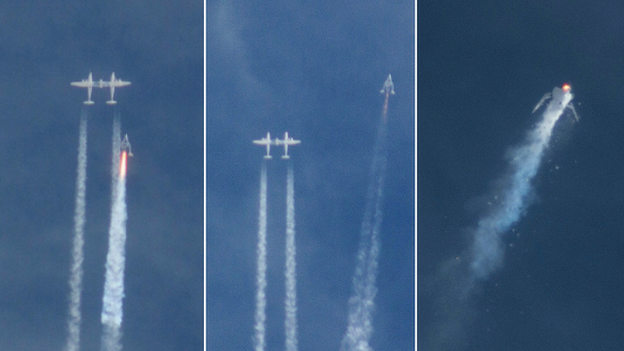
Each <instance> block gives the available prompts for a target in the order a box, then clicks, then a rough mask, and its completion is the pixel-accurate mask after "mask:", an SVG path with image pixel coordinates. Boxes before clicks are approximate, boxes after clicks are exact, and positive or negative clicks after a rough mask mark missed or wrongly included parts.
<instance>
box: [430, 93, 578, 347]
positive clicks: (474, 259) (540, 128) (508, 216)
mask: <svg viewBox="0 0 624 351" xmlns="http://www.w3.org/2000/svg"><path fill="white" fill-rule="evenodd" d="M570 89H571V88H570V86H569V85H564V86H563V88H554V89H553V91H552V94H550V93H549V94H546V95H545V96H544V98H542V100H540V102H539V103H538V104H537V106H536V107H535V109H534V110H533V112H535V111H536V110H537V109H538V108H539V107H540V106H541V105H542V104H543V103H544V102H545V101H546V100H547V99H548V98H551V97H552V100H551V101H550V103H549V104H548V106H547V108H546V110H545V111H544V113H543V115H542V120H541V121H540V122H539V123H538V124H537V125H536V126H535V127H534V128H533V130H531V131H530V132H529V133H528V135H527V137H526V138H525V140H524V141H523V142H522V143H521V144H520V145H518V146H516V147H514V148H512V149H510V150H509V151H508V152H507V154H506V158H507V161H508V171H507V173H506V174H505V175H504V176H503V177H501V178H500V179H499V182H498V184H500V188H498V189H497V193H496V194H495V199H496V201H493V203H492V207H491V208H490V209H489V211H488V212H487V213H485V214H484V215H483V216H481V218H480V219H479V221H478V223H477V225H476V227H474V228H471V229H470V232H471V234H472V236H473V242H472V245H471V247H470V248H469V250H468V251H467V252H466V253H465V254H464V255H461V256H457V257H455V258H453V259H450V260H448V261H447V262H445V263H444V264H443V265H442V267H441V269H440V271H439V273H438V274H437V276H436V280H435V285H434V286H433V287H434V289H432V290H435V291H431V292H430V293H431V294H434V295H435V296H436V298H437V301H436V304H437V305H438V306H436V310H438V311H440V312H439V314H438V315H439V316H440V317H439V319H440V320H438V321H436V323H435V324H434V327H433V328H432V329H434V330H432V331H431V335H430V336H429V339H430V340H427V342H428V343H429V344H430V345H427V346H428V347H426V348H427V349H431V350H433V349H444V350H446V349H454V350H455V349H460V347H459V346H460V345H461V344H462V343H463V341H462V339H463V338H464V336H465V334H466V327H467V326H468V325H469V324H470V321H471V320H472V319H473V318H475V317H476V311H474V310H473V309H472V307H471V304H470V302H471V301H470V297H471V296H473V295H475V294H476V293H478V292H479V289H478V288H479V285H480V284H479V283H481V282H483V281H485V280H487V279H488V278H489V276H490V275H491V274H492V273H494V272H495V271H497V270H498V269H500V268H501V267H502V265H503V258H504V253H505V252H504V251H505V250H504V245H503V242H502V241H503V236H504V235H505V234H506V233H507V232H508V231H509V230H510V229H511V227H512V226H513V225H514V224H516V223H517V222H518V221H519V220H520V219H521V217H522V216H523V215H524V214H525V212H526V209H527V207H528V206H529V205H530V200H531V193H532V192H533V187H532V185H531V181H532V180H533V178H534V177H535V175H536V174H537V171H538V170H539V166H540V164H541V161H542V157H543V155H544V150H545V149H546V148H547V147H548V144H549V141H550V138H551V135H552V131H553V128H554V126H555V123H556V122H557V120H558V119H559V117H560V116H561V115H562V114H563V112H564V110H565V109H566V107H570V109H571V110H572V111H573V112H574V110H573V108H572V107H571V105H569V106H568V104H569V103H570V101H571V100H572V98H573V95H572V93H571V92H570ZM575 116H576V113H575ZM576 117H577V118H578V116H576ZM463 257H466V259H463Z"/></svg>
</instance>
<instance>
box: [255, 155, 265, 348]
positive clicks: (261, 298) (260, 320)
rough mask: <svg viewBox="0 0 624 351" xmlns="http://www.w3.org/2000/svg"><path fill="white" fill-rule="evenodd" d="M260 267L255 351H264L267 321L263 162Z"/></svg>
mask: <svg viewBox="0 0 624 351" xmlns="http://www.w3.org/2000/svg"><path fill="white" fill-rule="evenodd" d="M258 222H259V224H258V248H257V254H258V267H257V272H256V288H257V291H256V317H255V325H254V350H255V351H264V346H265V339H264V337H265V321H266V314H265V311H266V285H267V281H266V270H267V263H266V241H267V239H266V231H267V170H266V162H264V161H263V162H262V170H261V172H260V212H259V215H258Z"/></svg>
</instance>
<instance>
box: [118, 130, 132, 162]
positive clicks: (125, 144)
mask: <svg viewBox="0 0 624 351" xmlns="http://www.w3.org/2000/svg"><path fill="white" fill-rule="evenodd" d="M119 148H120V149H121V151H127V152H128V156H130V157H132V156H134V155H133V154H132V146H131V145H130V142H129V141H128V134H126V136H125V137H124V139H123V140H122V141H121V145H119Z"/></svg>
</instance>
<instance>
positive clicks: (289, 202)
mask: <svg viewBox="0 0 624 351" xmlns="http://www.w3.org/2000/svg"><path fill="white" fill-rule="evenodd" d="M295 254H296V246H295V180H294V175H293V168H292V164H289V165H288V175H287V184H286V300H285V306H286V320H285V323H284V324H285V328H286V351H297V272H296V269H295V268H296V261H295Z"/></svg>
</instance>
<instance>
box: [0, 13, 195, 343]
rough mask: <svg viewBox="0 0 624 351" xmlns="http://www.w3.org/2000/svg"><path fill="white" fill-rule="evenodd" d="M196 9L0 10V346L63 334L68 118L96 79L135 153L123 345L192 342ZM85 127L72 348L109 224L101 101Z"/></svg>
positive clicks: (106, 131) (70, 165)
mask: <svg viewBox="0 0 624 351" xmlns="http://www.w3.org/2000/svg"><path fill="white" fill-rule="evenodd" d="M202 9H203V4H202V3H201V2H196V1H195V2H190V1H183V2H175V3H174V2H167V1H157V2H153V1H150V2H146V1H131V2H127V1H125V2H124V1H112V2H106V3H101V4H100V3H95V2H81V1H60V2H59V1H57V2H55V3H53V4H52V3H47V2H42V1H35V2H25V3H14V4H5V6H3V7H2V11H0V62H1V63H0V106H2V113H1V114H0V123H1V124H2V127H1V128H0V150H2V151H1V152H0V160H2V164H3V165H4V172H2V176H1V177H0V179H1V180H0V194H2V195H1V196H0V202H1V203H2V206H1V207H2V211H0V223H2V231H1V232H2V233H1V234H0V243H1V244H0V262H2V267H3V272H4V273H3V274H0V291H2V292H1V293H0V324H1V325H2V328H0V329H1V332H0V348H2V349H4V350H12V349H19V350H41V349H59V350H60V349H61V348H62V346H63V344H64V343H65V337H66V334H65V328H66V319H67V308H68V303H67V300H68V293H69V286H68V283H67V280H68V277H69V265H70V249H71V242H72V235H73V233H72V231H73V213H74V196H75V182H76V163H77V161H76V157H77V148H78V122H79V117H80V109H81V108H82V101H84V100H85V99H86V91H84V90H83V89H78V88H74V87H71V86H70V85H69V83H70V82H71V81H77V80H81V79H84V78H86V77H87V74H88V73H89V72H93V77H94V79H100V78H102V79H108V78H109V77H110V74H111V73H112V72H113V71H114V72H115V73H116V75H117V77H119V78H122V79H124V80H128V81H131V82H132V85H131V86H130V87H127V88H123V89H119V90H118V91H117V92H116V94H115V98H116V100H117V101H118V102H119V104H118V108H119V110H120V113H121V123H122V132H123V133H124V134H125V133H127V134H128V135H129V138H130V141H131V143H132V147H133V148H132V151H133V153H134V155H135V157H134V158H132V159H131V160H130V164H129V176H128V182H127V204H128V222H127V233H128V239H127V243H126V254H127V256H126V271H125V283H126V290H125V299H124V322H123V327H122V331H123V334H124V335H123V338H122V344H123V345H124V349H126V350H134V349H151V350H171V349H200V348H201V347H202V345H203V284H202V282H203V279H202V277H203V251H204V250H203V249H202V246H203V237H202V233H203V221H202V219H203V217H204V214H203V207H202V203H203V193H202V190H203V172H202V171H203V169H202V165H203V162H204V157H203V154H204V152H203V140H202V138H203V133H202V128H203V126H204V121H203V87H202V84H203V79H202V75H203V72H204V67H203V56H204V54H203V37H204V36H203V12H202ZM107 98H108V92H106V91H103V90H95V91H94V92H93V100H94V101H95V105H94V106H93V107H92V108H91V109H90V115H89V125H88V137H89V139H88V165H87V205H86V210H87V214H86V216H87V222H86V227H85V247H84V249H85V261H84V269H85V272H84V290H83V295H82V298H83V300H82V303H83V307H82V313H83V324H82V342H81V345H82V348H83V349H97V348H99V344H100V337H101V332H102V328H101V324H100V318H99V317H100V312H101V308H102V303H101V301H102V293H103V290H102V289H103V284H104V262H105V257H106V250H107V235H108V225H109V221H110V184H111V182H110V167H111V165H110V159H111V129H112V115H113V112H112V109H111V108H110V107H109V106H107V105H106V104H105V103H104V102H105V101H106V100H107Z"/></svg>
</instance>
